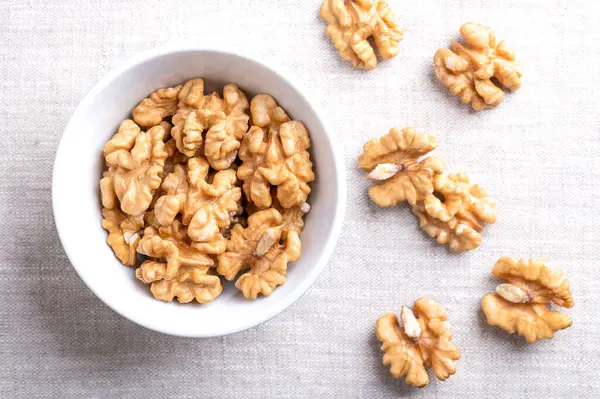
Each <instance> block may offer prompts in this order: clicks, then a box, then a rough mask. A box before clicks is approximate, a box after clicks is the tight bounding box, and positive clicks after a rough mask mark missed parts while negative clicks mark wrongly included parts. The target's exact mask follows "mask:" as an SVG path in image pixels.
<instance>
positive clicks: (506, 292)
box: [481, 257, 574, 343]
mask: <svg viewBox="0 0 600 399" xmlns="http://www.w3.org/2000/svg"><path fill="white" fill-rule="evenodd" d="M492 274H493V275H494V276H495V277H498V278H499V279H502V280H505V281H507V283H503V284H500V285H498V287H496V293H493V294H492V293H490V294H486V295H485V296H484V297H483V300H482V302H481V306H482V308H483V312H484V313H485V316H486V317H487V321H488V324H490V325H493V326H498V327H500V328H502V329H503V330H505V331H506V332H508V333H510V334H513V333H515V332H516V333H517V334H519V335H521V336H523V337H525V339H526V340H527V342H529V343H533V342H535V341H537V340H540V339H551V338H552V337H553V336H554V333H555V332H556V331H558V330H562V329H565V328H568V327H570V326H571V325H572V324H573V321H572V319H571V318H570V317H569V316H567V315H564V314H562V313H560V312H558V311H555V310H550V302H554V303H555V304H556V305H558V306H562V307H565V308H571V307H573V304H574V302H573V297H572V296H571V291H570V289H569V287H570V286H569V281H568V280H567V279H566V278H565V277H564V276H563V274H562V272H560V271H553V270H552V269H550V268H549V267H548V266H547V265H545V264H544V262H543V261H541V260H537V259H529V260H526V259H519V260H515V259H512V258H509V257H503V258H500V260H498V262H496V264H495V265H494V269H493V270H492Z"/></svg>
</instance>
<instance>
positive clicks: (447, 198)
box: [358, 128, 496, 252]
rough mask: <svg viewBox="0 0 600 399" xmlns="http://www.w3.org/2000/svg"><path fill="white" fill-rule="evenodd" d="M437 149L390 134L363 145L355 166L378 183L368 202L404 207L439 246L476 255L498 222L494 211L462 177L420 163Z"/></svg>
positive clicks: (423, 140)
mask: <svg viewBox="0 0 600 399" xmlns="http://www.w3.org/2000/svg"><path fill="white" fill-rule="evenodd" d="M436 146H437V142H436V140H435V138H434V137H433V136H431V135H429V134H427V133H423V132H417V131H415V130H414V129H412V128H404V129H399V128H392V129H391V130H390V132H389V133H388V134H386V135H385V136H383V137H381V138H380V139H373V140H371V141H369V142H367V143H366V144H365V146H364V151H363V153H362V154H361V155H360V157H359V158H358V163H359V165H360V167H361V168H363V169H365V170H367V171H369V178H370V179H372V180H379V181H382V182H381V183H379V184H376V185H374V186H372V187H371V188H370V189H369V196H370V197H371V200H372V201H373V202H374V203H375V204H377V205H378V206H380V207H388V206H394V205H397V204H398V203H399V202H402V201H406V202H408V203H409V205H410V206H411V208H412V211H413V213H414V214H415V215H417V217H418V218H419V225H420V227H421V228H422V229H423V230H424V231H425V232H426V233H427V234H428V235H429V236H430V237H432V238H435V239H436V241H437V242H438V243H439V244H447V245H448V246H449V248H450V249H451V250H452V251H456V252H460V251H468V250H472V249H475V248H477V247H478V246H479V245H480V244H481V239H482V238H481V233H482V231H483V228H484V225H485V224H486V223H494V222H495V221H496V205H495V203H494V202H493V201H492V200H490V199H489V198H488V196H487V193H486V191H485V190H484V189H483V188H481V187H480V186H478V185H471V183H470V182H469V178H468V176H467V175H466V174H464V173H457V174H450V175H446V174H443V172H444V164H443V163H442V161H440V160H439V159H437V158H435V157H424V156H426V155H427V154H428V153H429V152H430V151H432V150H434V149H435V148H436ZM423 157H424V158H423Z"/></svg>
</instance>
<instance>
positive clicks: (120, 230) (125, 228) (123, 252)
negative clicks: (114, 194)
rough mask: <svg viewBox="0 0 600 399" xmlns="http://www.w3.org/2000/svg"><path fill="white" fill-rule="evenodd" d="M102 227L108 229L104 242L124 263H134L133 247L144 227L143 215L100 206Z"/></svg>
mask: <svg viewBox="0 0 600 399" xmlns="http://www.w3.org/2000/svg"><path fill="white" fill-rule="evenodd" d="M102 227H103V228H104V229H105V230H106V231H108V238H107V239H106V242H107V243H108V245H110V247H111V248H112V250H113V252H114V253H115V256H116V257H117V258H119V260H120V261H121V263H123V264H124V265H128V266H132V265H135V249H136V247H137V244H138V242H139V241H140V233H141V231H140V230H141V229H143V228H144V217H143V216H131V215H127V214H126V213H124V212H122V211H121V210H120V209H118V208H114V209H107V208H102Z"/></svg>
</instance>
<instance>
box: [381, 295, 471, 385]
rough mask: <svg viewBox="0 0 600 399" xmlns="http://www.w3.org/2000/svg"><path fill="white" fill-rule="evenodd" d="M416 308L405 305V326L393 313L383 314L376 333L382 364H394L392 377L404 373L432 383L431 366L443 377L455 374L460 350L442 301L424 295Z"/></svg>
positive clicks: (415, 382)
mask: <svg viewBox="0 0 600 399" xmlns="http://www.w3.org/2000/svg"><path fill="white" fill-rule="evenodd" d="M413 308H414V313H413V311H412V310H410V309H409V308H407V307H404V306H402V309H401V313H400V318H401V320H402V328H400V325H399V322H398V318H397V317H396V315H395V314H394V313H387V314H385V315H383V316H381V317H380V318H379V319H378V320H377V327H376V333H377V338H378V339H379V340H380V341H381V343H382V344H383V345H382V346H381V350H383V351H384V355H383V364H385V365H390V366H391V368H390V373H391V374H392V377H394V378H402V377H405V381H406V383H407V384H409V385H412V386H415V387H424V386H425V385H427V384H429V376H428V375H427V369H428V368H432V369H433V372H434V373H435V375H436V377H437V378H438V379H439V380H442V381H444V380H446V379H447V378H448V377H450V376H451V375H452V374H454V373H455V372H456V367H455V366H454V361H456V360H458V359H460V351H459V350H458V349H457V348H456V346H454V344H453V343H452V332H451V331H450V326H449V324H448V322H447V321H446V319H447V318H448V316H447V313H446V310H445V309H444V308H443V307H442V306H441V305H439V304H438V303H437V302H435V301H434V300H433V299H430V298H427V297H423V298H419V299H417V300H416V301H415V303H414V307H413Z"/></svg>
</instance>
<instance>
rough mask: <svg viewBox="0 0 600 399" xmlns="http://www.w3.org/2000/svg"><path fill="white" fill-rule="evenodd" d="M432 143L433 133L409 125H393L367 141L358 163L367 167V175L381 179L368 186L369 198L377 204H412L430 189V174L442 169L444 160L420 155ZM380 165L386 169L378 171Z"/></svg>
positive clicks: (429, 191)
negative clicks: (380, 134)
mask: <svg viewBox="0 0 600 399" xmlns="http://www.w3.org/2000/svg"><path fill="white" fill-rule="evenodd" d="M436 147H437V141H436V139H435V137H433V136H432V135H430V134H428V133H425V132H417V131H416V130H415V129H413V128H410V127H407V128H404V129H400V128H397V127H394V128H392V129H391V130H390V131H389V133H388V134H386V135H385V136H383V137H381V138H380V139H373V140H371V141H369V142H367V143H366V144H365V146H364V151H363V153H362V154H361V155H360V157H359V158H358V164H359V165H360V167H361V168H363V169H365V170H367V171H370V173H369V178H371V179H373V180H383V182H382V183H380V184H378V185H375V186H372V187H371V188H370V189H369V196H370V197H371V199H372V200H373V202H374V203H375V204H377V205H378V206H381V207H388V206H394V205H396V204H398V202H401V201H407V202H408V203H409V204H410V205H415V204H416V203H417V202H418V201H422V200H423V199H424V198H425V197H426V196H427V195H429V194H431V193H433V178H434V176H436V175H437V174H440V173H442V171H443V170H444V164H443V163H442V161H440V160H439V159H437V158H435V157H426V158H423V159H420V158H421V157H423V156H425V155H426V154H427V153H429V152H431V151H433V150H434V149H435V148H436ZM381 165H383V166H384V167H385V166H387V167H388V169H387V170H385V171H382V169H383V168H382V167H381ZM384 172H389V173H384Z"/></svg>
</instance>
